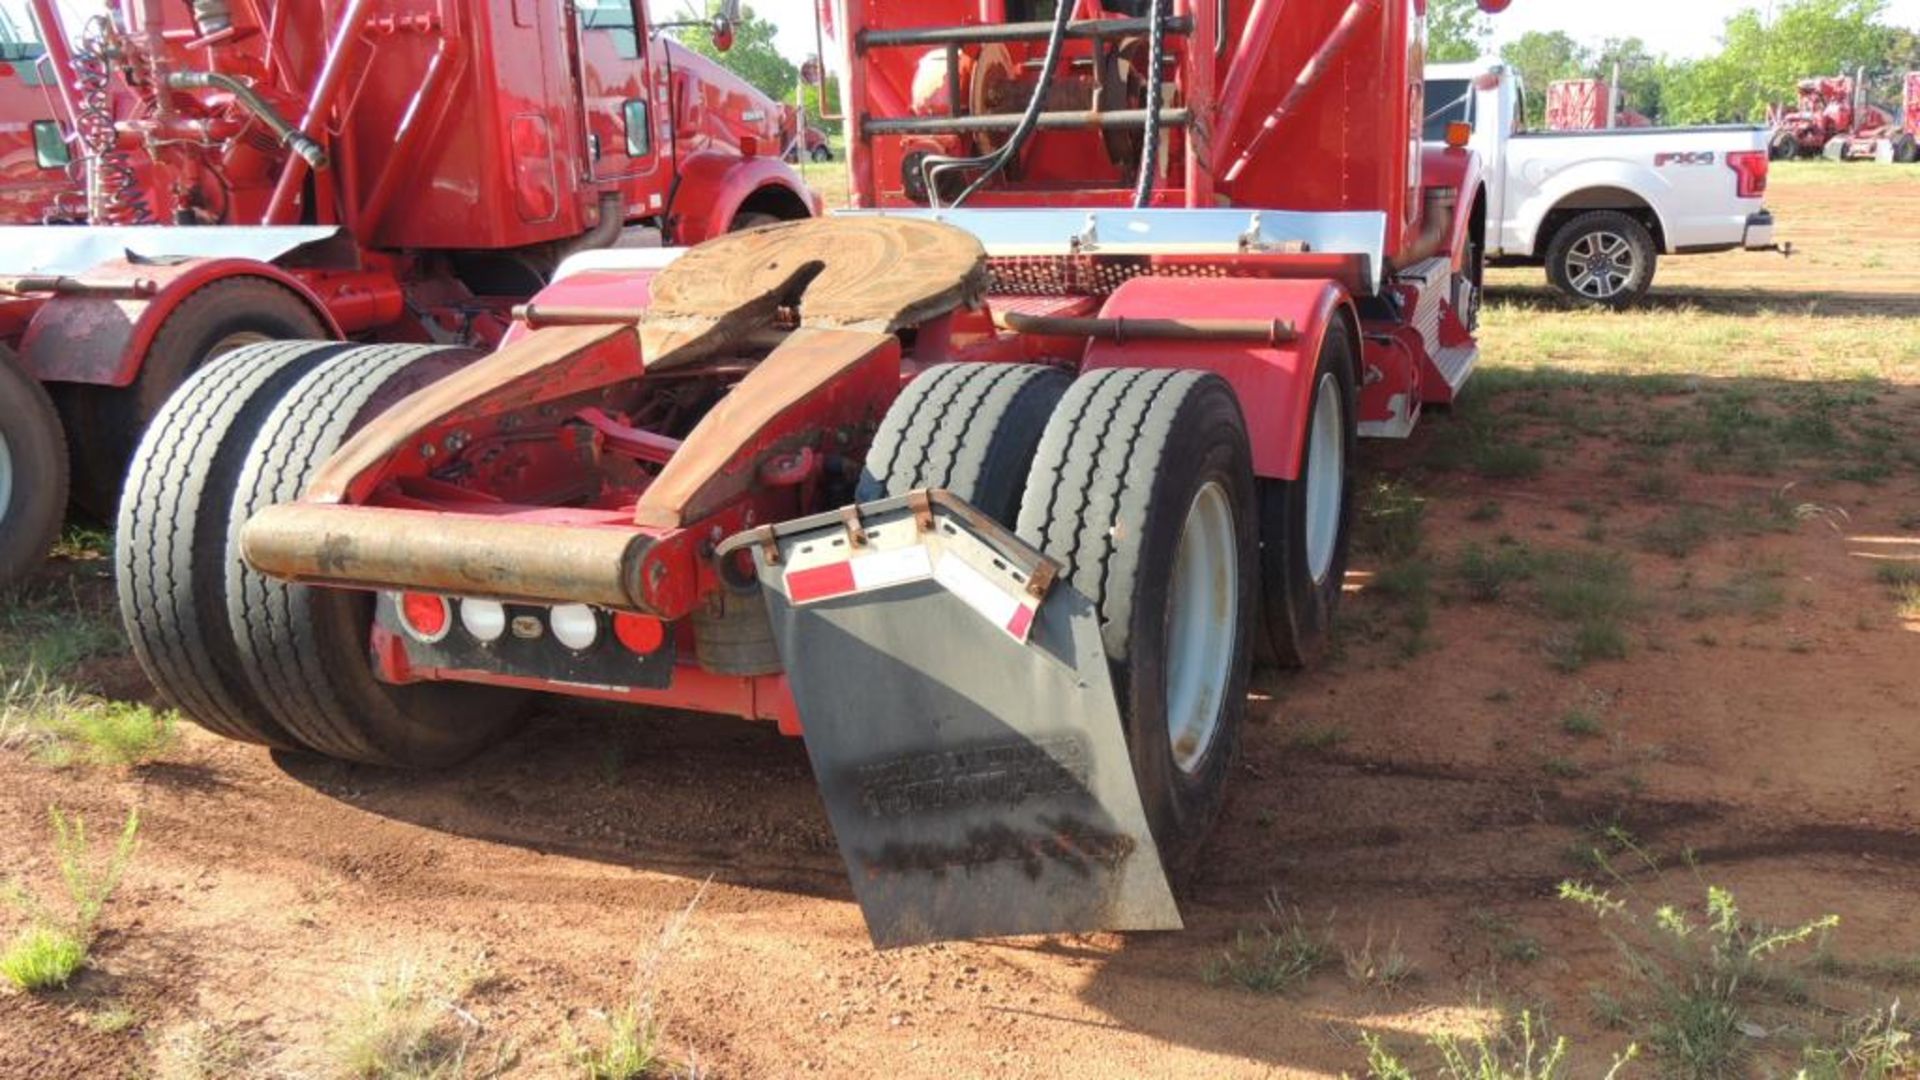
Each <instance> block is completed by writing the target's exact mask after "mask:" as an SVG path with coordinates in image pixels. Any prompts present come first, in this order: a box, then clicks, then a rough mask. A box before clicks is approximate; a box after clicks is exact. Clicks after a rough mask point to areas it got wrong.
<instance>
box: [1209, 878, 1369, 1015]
mask: <svg viewBox="0 0 1920 1080" xmlns="http://www.w3.org/2000/svg"><path fill="white" fill-rule="evenodd" d="M1267 907H1268V909H1269V910H1270V911H1271V912H1272V918H1270V919H1268V920H1267V921H1266V922H1264V923H1262V924H1261V925H1259V926H1256V927H1251V928H1248V929H1243V930H1240V931H1237V932H1236V933H1235V934H1234V936H1233V940H1232V941H1231V942H1230V943H1228V945H1227V946H1226V948H1224V949H1222V950H1221V951H1220V954H1219V955H1218V956H1216V957H1214V959H1213V960H1212V961H1210V962H1209V963H1208V964H1207V966H1206V968H1205V969H1204V970H1203V971H1202V972H1201V977H1202V978H1203V979H1205V980H1206V982H1207V984H1208V985H1209V986H1222V985H1226V986H1237V987H1239V988H1240V989H1242V990H1250V991H1253V992H1254V993H1258V994H1283V993H1286V992H1288V991H1291V990H1294V989H1296V988H1297V987H1299V986H1300V984H1302V983H1304V982H1306V981H1307V979H1309V978H1311V977H1312V976H1313V975H1314V974H1315V973H1316V972H1318V971H1320V970H1322V969H1323V968H1326V967H1327V966H1328V965H1330V964H1332V963H1333V962H1334V959H1335V958H1336V956H1337V955H1338V952H1337V950H1335V948H1334V945H1333V939H1332V937H1331V935H1330V934H1329V933H1328V932H1327V929H1326V928H1325V927H1322V926H1312V925H1309V924H1308V923H1307V922H1306V920H1305V919H1304V918H1302V917H1301V915H1300V912H1299V911H1298V910H1294V909H1289V908H1286V907H1285V906H1283V905H1281V904H1280V903H1279V902H1278V900H1276V899H1275V898H1273V897H1268V899H1267Z"/></svg>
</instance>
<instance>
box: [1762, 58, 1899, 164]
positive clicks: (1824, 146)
mask: <svg viewBox="0 0 1920 1080" xmlns="http://www.w3.org/2000/svg"><path fill="white" fill-rule="evenodd" d="M1799 95H1800V97H1799V102H1798V104H1797V105H1796V107H1795V108H1793V109H1792V110H1791V111H1789V110H1785V109H1778V108H1777V109H1775V110H1774V115H1773V116H1772V117H1771V118H1770V122H1771V126H1772V127H1773V129H1774V134H1773V139H1772V141H1771V142H1770V143H1769V144H1768V149H1769V152H1770V154H1771V155H1772V157H1773V158H1774V160H1776V161H1778V160H1782V159H1785V158H1793V157H1815V156H1823V157H1825V158H1826V159H1827V160H1829V161H1860V160H1877V161H1882V162H1889V163H1897V164H1902V165H1910V164H1913V163H1914V162H1916V161H1920V133H1916V132H1914V131H1912V130H1909V129H1907V128H1902V127H1901V126H1900V124H1899V123H1898V122H1897V121H1896V120H1895V119H1894V116H1893V112H1892V110H1890V109H1886V108H1883V107H1881V106H1879V105H1876V104H1874V103H1873V102H1871V101H1869V100H1868V99H1867V78H1866V72H1865V71H1860V72H1856V73H1855V74H1853V75H1838V76H1829V77H1824V78H1816V79H1802V80H1800V86H1799Z"/></svg>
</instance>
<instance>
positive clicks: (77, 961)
mask: <svg viewBox="0 0 1920 1080" xmlns="http://www.w3.org/2000/svg"><path fill="white" fill-rule="evenodd" d="M86 963H87V943H86V942H85V941H84V940H82V939H81V938H80V937H79V936H77V935H76V934H74V933H73V932H72V931H70V930H67V929H65V928H63V927H58V926H47V925H43V924H39V923H36V924H34V925H31V926H28V927H27V928H26V929H24V930H22V931H20V932H19V933H18V934H16V935H14V937H13V940H12V941H9V942H8V943H7V945H6V948H5V949H4V950H0V975H3V976H5V977H6V979H7V981H8V982H10V983H12V984H13V985H15V986H17V987H19V988H20V989H22V990H27V991H30V992H38V991H42V990H58V989H60V988H61V987H64V986H66V985H67V983H68V982H70V981H72V979H73V977H74V976H75V975H77V974H79V972H80V969H81V968H83V967H85V966H86Z"/></svg>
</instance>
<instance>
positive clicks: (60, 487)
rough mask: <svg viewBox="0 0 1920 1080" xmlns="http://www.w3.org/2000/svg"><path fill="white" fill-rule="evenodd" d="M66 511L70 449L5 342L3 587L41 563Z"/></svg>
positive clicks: (0, 383) (0, 353)
mask: <svg viewBox="0 0 1920 1080" xmlns="http://www.w3.org/2000/svg"><path fill="white" fill-rule="evenodd" d="M66 510H67V448H66V443H65V441H64V440H63V439H62V438H61V435H60V417H59V415H58V414H56V413H55V412H54V411H53V403H52V402H51V401H49V400H47V392H46V391H45V390H42V389H41V388H40V384H39V383H37V382H35V381H34V380H33V377H32V376H30V375H28V374H27V373H26V372H25V371H24V370H22V369H21V367H20V362H19V361H18V360H16V359H15V358H14V355H13V351H12V350H10V349H8V348H6V347H4V346H0V589H5V588H7V587H8V586H10V585H12V584H13V583H14V582H16V581H19V580H20V579H21V578H23V577H25V576H26V575H27V574H28V573H29V572H30V571H32V570H33V568H34V567H36V566H39V565H40V560H41V559H42V558H43V557H45V555H46V553H47V548H48V547H50V546H52V544H53V540H54V537H56V536H58V535H59V534H60V522H61V519H62V518H63V517H64V516H65V515H66Z"/></svg>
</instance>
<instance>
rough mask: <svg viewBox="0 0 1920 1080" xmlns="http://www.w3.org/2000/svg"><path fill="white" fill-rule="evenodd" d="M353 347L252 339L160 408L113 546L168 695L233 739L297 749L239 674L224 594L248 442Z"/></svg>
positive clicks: (141, 642) (123, 595)
mask: <svg viewBox="0 0 1920 1080" xmlns="http://www.w3.org/2000/svg"><path fill="white" fill-rule="evenodd" d="M343 347H344V346H341V345H340V344H339V343H337V342H331V341H320V342H314V341H291V342H271V343H266V344H260V345H254V346H250V347H249V348H248V350H247V351H246V355H244V356H239V355H236V357H235V360H236V361H237V362H235V363H232V364H221V365H218V366H215V367H212V368H204V369H202V370H201V371H200V372H199V373H197V374H196V375H195V376H193V377H192V378H190V379H189V380H188V382H187V383H186V385H184V386H182V387H181V389H180V392H179V393H178V394H176V395H174V397H173V398H172V399H171V400H170V401H169V402H168V403H167V404H166V405H165V406H163V407H162V408H161V410H160V412H159V414H158V415H157V416H156V417H155V418H154V422H153V424H152V425H151V426H150V427H149V428H148V430H147V432H146V435H145V437H144V438H143V439H142V440H141V443H140V446H139V449H138V450H137V451H136V452H135V454H134V456H133V461H132V463H131V466H130V469H129V473H128V477H127V491H126V497H125V498H124V499H123V500H122V501H121V505H120V512H119V526H118V530H117V532H118V539H117V542H116V543H115V545H114V561H115V564H116V565H115V570H116V573H115V575H114V576H115V579H116V582H117V588H118V591H119V600H120V609H121V613H122V619H123V621H124V622H125V624H126V630H127V636H128V638H129V639H130V640H131V642H132V645H133V651H134V654H135V656H136V657H137V658H138V659H139V660H140V663H141V665H142V666H143V667H144V668H145V669H146V670H147V672H148V674H149V675H150V676H151V677H152V678H153V680H154V682H155V684H156V685H157V686H158V687H159V688H160V690H161V692H162V694H163V695H165V696H166V697H167V698H168V699H169V700H171V701H172V702H174V704H176V705H177V706H179V707H180V708H181V709H182V710H183V711H185V712H186V713H187V715H189V716H191V717H192V718H193V719H194V720H195V721H196V722H198V723H199V724H200V725H201V726H202V727H205V728H207V729H208V730H210V731H213V732H215V733H216V734H220V735H224V736H226V737H228V738H231V739H239V740H243V741H247V742H257V743H264V744H266V745H269V746H277V747H283V748H284V747H293V746H297V745H298V743H297V741H296V740H294V739H293V738H292V736H290V735H289V734H288V733H287V732H286V731H285V730H284V729H283V728H281V727H280V725H279V724H278V723H276V722H274V721H273V720H272V718H271V716H270V715H269V714H268V712H267V710H266V708H265V706H264V705H263V704H262V703H261V701H260V699H259V698H258V696H257V695H255V694H254V692H253V688H252V685H251V684H250V683H249V682H248V681H247V680H246V678H245V677H244V676H243V675H241V674H240V666H239V653H238V651H237V650H236V649H235V647H234V643H233V635H232V628H231V626H230V625H229V623H228V619H227V607H226V600H225V595H224V594H225V585H226V576H227V575H226V566H225V561H226V558H227V552H228V545H229V536H228V533H227V526H228V520H227V519H228V508H229V507H230V506H231V504H232V500H233V496H234V490H235V487H236V485H237V483H238V481H239V473H240V467H241V464H242V461H243V459H244V457H245V453H246V449H247V447H248V446H249V445H250V444H251V442H252V436H253V434H254V432H255V430H256V429H257V427H258V425H259V423H260V421H261V420H262V419H263V418H264V417H265V415H266V413H267V412H268V411H269V410H270V409H272V407H273V405H274V403H275V402H276V401H278V400H279V398H280V395H281V394H282V393H284V392H285V390H286V388H287V387H288V386H290V385H292V384H293V383H294V382H295V381H296V380H298V379H299V378H301V377H302V376H303V375H305V374H306V373H307V372H308V371H309V370H311V369H312V368H313V367H314V366H316V365H317V364H319V363H320V362H322V361H323V360H325V359H326V358H327V357H328V356H331V355H333V354H334V353H336V352H338V351H340V350H341V349H342V348H343Z"/></svg>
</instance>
